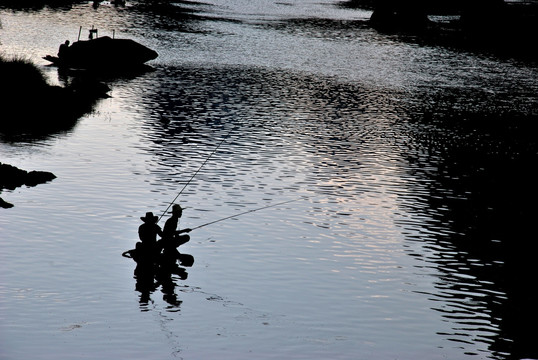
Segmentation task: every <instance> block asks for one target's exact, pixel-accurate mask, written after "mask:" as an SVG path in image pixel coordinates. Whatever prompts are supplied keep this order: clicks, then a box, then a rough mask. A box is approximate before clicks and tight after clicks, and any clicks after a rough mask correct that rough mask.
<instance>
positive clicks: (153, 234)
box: [138, 211, 163, 248]
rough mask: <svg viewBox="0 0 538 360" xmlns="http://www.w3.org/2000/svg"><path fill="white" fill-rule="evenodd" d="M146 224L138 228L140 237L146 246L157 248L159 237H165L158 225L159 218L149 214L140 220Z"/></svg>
mask: <svg viewBox="0 0 538 360" xmlns="http://www.w3.org/2000/svg"><path fill="white" fill-rule="evenodd" d="M140 220H142V221H143V222H144V223H143V224H142V225H140V227H139V228H138V237H139V238H140V241H142V244H143V245H144V246H148V247H150V248H155V246H156V245H157V235H159V236H161V237H162V236H163V232H162V230H161V227H160V226H159V225H157V221H158V220H159V217H158V216H154V215H153V213H152V212H150V211H149V212H147V213H146V216H142V217H141V218H140Z"/></svg>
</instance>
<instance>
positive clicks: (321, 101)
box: [0, 0, 538, 360]
mask: <svg viewBox="0 0 538 360" xmlns="http://www.w3.org/2000/svg"><path fill="white" fill-rule="evenodd" d="M369 16H370V13H369V12H367V11H362V10H357V9H350V8H347V7H344V6H342V4H340V3H338V2H336V1H333V0H318V1H310V0H303V1H300V0H290V1H282V2H275V1H267V0H256V1H241V0H234V1H221V0H208V1H204V2H200V3H199V2H178V3H177V4H175V5H174V6H173V7H172V8H151V9H148V8H146V7H144V6H142V5H141V4H138V3H137V2H134V1H133V2H128V4H127V6H125V7H114V6H112V5H109V4H107V3H103V4H102V5H101V6H100V7H98V8H97V9H95V8H93V7H92V5H91V4H90V3H82V4H79V5H74V6H73V7H70V8H62V7H60V8H48V7H45V8H42V9H33V10H27V11H10V10H6V9H2V10H0V22H1V28H0V44H1V49H2V52H3V53H4V54H8V55H11V54H16V55H22V56H24V57H27V58H29V59H31V60H33V61H34V62H35V63H37V64H38V65H39V66H41V67H42V68H43V69H44V71H45V72H46V73H47V75H48V76H49V78H50V81H51V82H52V83H62V82H64V81H65V79H66V78H65V77H64V76H60V75H59V74H58V72H57V70H56V69H55V68H50V67H46V66H45V65H46V62H45V61H44V60H42V59H41V56H44V55H46V54H55V53H56V51H57V48H58V45H59V44H60V43H62V42H63V41H64V40H66V39H70V40H71V41H74V40H76V39H77V36H78V30H79V26H83V29H84V31H83V33H82V34H83V35H82V36H83V37H85V36H86V34H87V30H86V29H87V28H89V27H91V26H95V27H96V28H98V29H99V35H101V36H103V35H111V34H112V32H113V31H114V32H115V36H116V37H129V38H133V39H135V40H138V41H139V42H141V43H143V44H145V45H147V46H149V47H150V48H153V49H155V50H156V51H157V52H158V53H159V57H158V58H157V59H155V60H154V61H152V62H151V66H152V67H153V71H149V72H145V73H142V74H139V75H137V76H130V77H121V76H118V77H112V78H110V77H109V78H106V79H104V80H105V81H106V82H107V83H108V84H109V86H110V87H111V91H110V95H111V97H110V98H107V99H103V100H101V101H100V102H99V103H98V104H97V105H96V107H95V109H94V111H93V112H92V113H90V114H87V115H85V116H83V117H82V118H81V119H80V120H79V121H78V123H77V124H76V125H75V126H74V127H72V128H69V129H65V130H64V131H61V132H56V133H53V134H50V135H47V136H41V137H39V138H22V139H17V141H13V139H9V138H3V140H2V141H1V142H0V155H1V156H0V161H2V162H5V163H10V164H12V165H16V166H18V167H20V168H23V169H26V170H43V171H51V172H53V173H54V174H55V175H56V176H57V178H56V179H55V180H53V181H52V182H50V183H47V184H42V185H38V186H37V187H32V188H28V187H22V188H17V189H16V190H4V191H3V192H2V195H1V196H2V197H3V198H4V199H5V200H6V201H9V202H11V203H13V204H15V207H13V208H11V209H6V210H3V211H2V212H1V216H0V234H1V235H0V236H1V241H0V260H1V262H0V263H1V267H0V270H1V272H0V276H1V278H0V280H1V281H0V358H2V359H35V360H37V359H55V360H57V359H148V358H150V359H174V358H183V359H211V358H213V359H277V358H278V359H467V358H468V359H490V358H491V359H516V358H517V359H519V358H538V351H537V350H536V348H534V340H535V337H536V336H535V332H534V333H533V331H532V329H533V328H534V331H535V325H534V324H535V321H536V319H537V318H538V317H537V316H536V309H535V308H534V303H535V301H534V297H533V295H532V292H531V291H530V290H532V288H533V287H534V286H535V283H536V281H535V279H536V269H535V267H534V266H533V263H534V257H533V256H532V251H531V249H532V242H533V240H534V239H533V237H532V236H531V235H529V233H528V231H529V230H532V223H533V221H534V216H533V215H534V214H535V212H533V211H532V210H529V209H532V208H533V205H534V204H535V203H536V200H537V198H536V189H535V181H534V179H535V175H533V174H534V173H535V171H534V168H535V167H536V164H537V162H536V160H537V153H536V149H537V147H536V143H535V139H534V137H533V133H529V131H527V129H528V128H531V129H532V126H530V127H529V122H531V121H532V120H533V119H534V120H536V114H537V113H538V106H537V94H538V82H537V81H536V79H537V78H538V68H537V67H536V66H535V65H532V64H526V63H522V62H520V61H518V60H515V59H499V58H495V57H494V56H491V55H488V54H485V53H470V52H465V51H459V50H456V49H448V48H443V47H435V46H425V45H420V41H415V39H412V38H406V39H402V38H399V37H397V36H394V35H388V34H382V33H378V32H376V31H375V30H373V29H371V28H369V27H368V26H367V23H366V20H367V19H368V18H369ZM29 106H31V101H30V104H29ZM1 116H2V117H5V116H8V115H7V114H2V115H1ZM46 120H47V119H43V121H46ZM221 142H222V144H221V145H220V146H219V147H218V149H217V151H215V153H214V154H213V155H211V157H210V158H209V160H208V161H207V163H205V165H204V166H203V167H202V168H201V170H200V171H199V172H198V173H197V174H196V176H195V177H194V178H193V179H192V181H191V182H190V183H189V184H188V186H187V187H186V188H185V190H184V191H183V192H182V193H181V195H180V196H179V198H178V200H177V202H178V203H180V204H182V205H183V206H186V207H187V209H186V210H185V212H184V216H183V218H182V219H181V227H191V228H193V227H196V226H199V225H202V224H205V223H208V222H212V221H214V220H217V219H221V218H225V217H228V216H231V215H234V214H240V213H244V212H247V211H249V210H255V209H259V208H261V207H265V206H271V205H275V206H272V207H269V208H266V209H262V210H259V211H255V212H250V213H246V214H243V215H241V216H239V217H237V218H231V219H227V220H224V221H221V222H217V223H214V224H211V225H208V226H205V227H201V228H199V229H196V230H194V231H193V232H191V241H190V242H189V243H187V244H185V245H183V246H182V247H181V248H180V250H181V251H182V252H184V253H189V254H191V255H193V256H194V258H195V263H194V265H193V266H192V267H191V268H188V269H187V271H188V277H187V278H186V279H180V278H179V277H177V276H174V277H173V278H172V281H170V282H168V283H167V284H166V286H165V285H164V284H162V285H161V284H158V285H157V286H156V288H155V289H154V290H152V291H145V290H144V289H143V288H142V286H141V284H140V283H138V284H137V279H136V278H135V277H134V269H135V265H136V264H135V263H134V261H132V260H130V259H127V258H124V257H122V256H121V254H122V252H124V251H125V250H128V249H131V248H134V245H135V242H136V241H137V228H138V226H139V225H140V224H141V221H140V219H139V218H140V216H143V215H144V214H145V212H146V211H153V212H155V213H156V214H159V215H160V214H162V212H163V211H164V210H165V209H166V207H167V206H168V204H169V203H170V202H171V201H172V200H173V199H174V198H175V197H176V195H177V194H178V193H179V192H180V191H181V190H182V188H183V187H184V186H185V184H187V182H188V181H189V179H191V177H192V176H193V174H195V173H196V171H197V170H198V169H199V168H200V166H201V165H202V164H204V161H205V160H206V159H208V157H209V156H210V154H211V153H212V152H213V151H214V150H215V149H216V148H217V146H218V145H219V144H220V143H221ZM287 201H289V202H287ZM283 202H286V203H283ZM529 328H530V329H531V330H529Z"/></svg>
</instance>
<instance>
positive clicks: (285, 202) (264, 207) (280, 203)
mask: <svg viewBox="0 0 538 360" xmlns="http://www.w3.org/2000/svg"><path fill="white" fill-rule="evenodd" d="M297 200H302V198H301V199H293V200H287V201H282V202H279V203H276V204H271V205H267V206H263V207H260V208H257V209H251V210H248V211H244V212H242V213H239V214H235V215H231V216H226V217H224V218H222V219H218V220H214V221H210V222H208V223H205V224H202V225H198V226H196V227H194V228H192V229H191V230H196V229H199V228H202V227H204V226H207V225H211V224H214V223H218V222H220V221H224V220H228V219H231V218H235V217H238V216H241V215H245V214H248V213H252V212H255V211H259V210H263V209H267V208H270V207H274V206H278V205H283V204H287V203H290V202H293V201H297Z"/></svg>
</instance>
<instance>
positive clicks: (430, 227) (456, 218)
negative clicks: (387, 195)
mask: <svg viewBox="0 0 538 360" xmlns="http://www.w3.org/2000/svg"><path fill="white" fill-rule="evenodd" d="M537 120H538V119H537V118H536V116H521V115H518V114H513V113H505V114H502V113H501V114H487V113H484V112H481V113H469V112H467V113H459V114H458V115H457V116H454V115H452V114H450V113H445V114H442V115H434V117H433V118H432V117H431V114H430V115H428V116H427V117H426V119H425V118H421V119H420V120H419V121H417V123H416V124H415V126H416V127H415V128H414V133H413V134H410V139H411V143H412V145H411V146H410V147H409V148H408V151H407V153H406V155H405V156H406V159H407V161H408V163H409V165H410V166H409V176H410V177H411V178H412V179H413V181H410V182H409V186H410V188H411V191H412V193H414V194H421V195H420V196H416V195H414V196H412V198H410V199H406V198H401V203H402V207H403V208H404V209H405V210H406V211H407V212H408V213H409V214H411V215H410V217H409V218H407V219H402V220H400V221H399V224H400V225H401V226H402V227H403V228H404V229H408V230H411V229H415V230H416V229H417V228H419V230H418V234H417V233H416V232H414V231H411V232H409V233H408V239H409V240H412V241H418V242H421V243H422V245H421V246H422V247H423V250H424V252H423V253H422V254H418V253H412V254H410V255H412V256H415V257H417V258H418V259H421V260H422V261H424V266H426V267H431V266H432V265H433V267H434V268H435V269H436V270H437V271H438V273H439V278H438V280H437V281H436V282H435V286H436V288H437V289H438V292H437V293H435V294H427V295H428V296H429V298H430V299H431V300H432V301H434V302H436V303H438V304H439V305H438V306H436V307H434V309H435V310H437V311H439V312H440V313H441V314H442V316H443V317H444V318H446V319H447V320H448V321H449V322H451V323H453V324H454V325H453V330H454V331H453V333H450V334H446V333H443V334H441V335H442V336H446V337H447V338H448V339H450V340H453V341H455V342H461V343H475V342H483V343H485V344H487V346H488V348H489V349H490V350H491V351H492V353H493V354H495V355H496V356H497V357H498V358H499V359H505V358H510V359H512V358H514V359H520V358H538V351H537V349H536V344H535V340H536V339H535V333H536V332H535V331H534V330H533V329H534V328H535V326H536V323H537V322H538V309H537V307H536V295H535V294H534V292H533V290H532V289H533V287H534V285H533V284H534V283H535V281H536V280H535V279H536V274H537V271H536V267H535V265H534V264H535V262H536V256H535V253H534V251H533V248H534V244H533V242H534V241H533V235H532V234H534V232H535V229H534V223H535V219H536V215H538V213H537V211H536V203H537V201H538V189H537V187H536V177H535V175H534V167H535V164H537V163H538V155H537V154H538V146H537V143H536V139H535V138H534V136H533V134H535V133H536V130H537V129H536V126H537V125H536V124H537ZM418 219H421V220H418ZM424 219H429V220H428V221H424Z"/></svg>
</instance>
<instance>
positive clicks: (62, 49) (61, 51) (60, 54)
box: [58, 40, 69, 59]
mask: <svg viewBox="0 0 538 360" xmlns="http://www.w3.org/2000/svg"><path fill="white" fill-rule="evenodd" d="M68 49H69V40H65V42H64V43H63V44H61V45H60V48H59V49H58V57H59V58H60V59H65V58H66V55H67V52H68V51H69V50H68Z"/></svg>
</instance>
